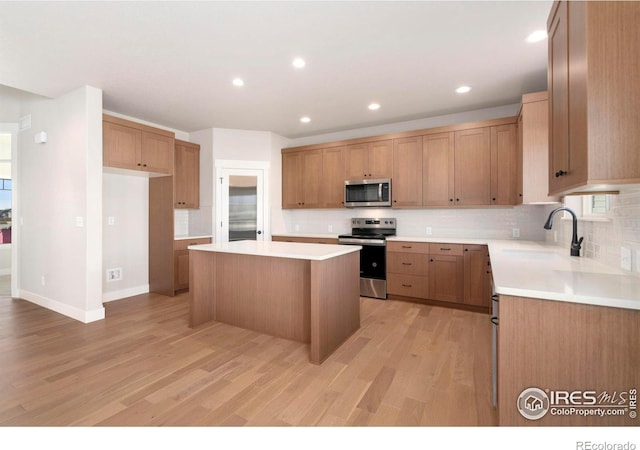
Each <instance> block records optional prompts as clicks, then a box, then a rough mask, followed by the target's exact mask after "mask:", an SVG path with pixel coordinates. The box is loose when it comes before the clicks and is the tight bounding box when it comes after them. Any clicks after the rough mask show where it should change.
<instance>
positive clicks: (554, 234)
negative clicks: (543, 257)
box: [553, 231, 558, 242]
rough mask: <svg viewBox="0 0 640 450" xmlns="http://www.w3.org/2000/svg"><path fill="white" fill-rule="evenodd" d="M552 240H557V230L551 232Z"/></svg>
mask: <svg viewBox="0 0 640 450" xmlns="http://www.w3.org/2000/svg"><path fill="white" fill-rule="evenodd" d="M553 242H558V232H557V231H554V232H553Z"/></svg>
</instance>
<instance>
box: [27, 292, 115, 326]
mask: <svg viewBox="0 0 640 450" xmlns="http://www.w3.org/2000/svg"><path fill="white" fill-rule="evenodd" d="M20 298H22V299H24V300H27V301H29V302H31V303H35V304H36V305H39V306H42V307H43V308H47V309H50V310H52V311H55V312H57V313H60V314H62V315H65V316H67V317H71V318H72V319H75V320H79V321H80V322H84V323H89V322H95V321H96V320H102V319H104V307H100V308H97V309H94V310H91V311H85V310H83V309H80V308H76V307H75V306H70V305H67V304H65V303H61V302H59V301H57V300H53V299H50V298H47V297H43V296H41V295H38V294H34V293H33V292H29V291H25V290H21V291H20Z"/></svg>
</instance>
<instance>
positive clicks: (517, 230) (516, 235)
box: [511, 228, 520, 238]
mask: <svg viewBox="0 0 640 450" xmlns="http://www.w3.org/2000/svg"><path fill="white" fill-rule="evenodd" d="M511 236H512V237H514V238H519V237H520V228H512V229H511Z"/></svg>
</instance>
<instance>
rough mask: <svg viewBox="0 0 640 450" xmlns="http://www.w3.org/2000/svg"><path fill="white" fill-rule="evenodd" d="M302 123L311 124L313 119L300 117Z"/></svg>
mask: <svg viewBox="0 0 640 450" xmlns="http://www.w3.org/2000/svg"><path fill="white" fill-rule="evenodd" d="M300 122H302V123H309V122H311V118H310V117H307V116H304V117H300Z"/></svg>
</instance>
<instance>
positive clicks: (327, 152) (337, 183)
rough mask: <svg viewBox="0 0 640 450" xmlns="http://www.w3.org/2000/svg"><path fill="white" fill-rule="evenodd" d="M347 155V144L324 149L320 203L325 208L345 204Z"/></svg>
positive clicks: (338, 206)
mask: <svg viewBox="0 0 640 450" xmlns="http://www.w3.org/2000/svg"><path fill="white" fill-rule="evenodd" d="M345 155H346V146H344V145H343V146H340V147H331V148H325V149H323V150H322V181H321V183H320V197H321V201H320V203H321V205H322V207H323V208H342V207H343V206H344V181H345V179H346V178H345Z"/></svg>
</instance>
